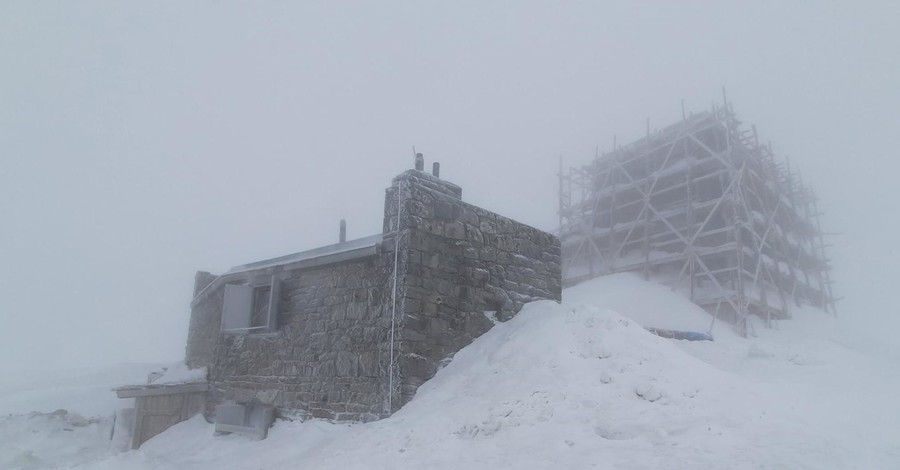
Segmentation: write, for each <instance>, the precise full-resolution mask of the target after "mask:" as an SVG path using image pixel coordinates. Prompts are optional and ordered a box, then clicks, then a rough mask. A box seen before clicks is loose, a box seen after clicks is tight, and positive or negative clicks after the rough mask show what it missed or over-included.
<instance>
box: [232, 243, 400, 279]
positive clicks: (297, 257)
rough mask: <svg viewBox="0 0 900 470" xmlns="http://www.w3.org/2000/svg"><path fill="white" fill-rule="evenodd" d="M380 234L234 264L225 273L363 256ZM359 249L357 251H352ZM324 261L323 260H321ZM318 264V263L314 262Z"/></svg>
mask: <svg viewBox="0 0 900 470" xmlns="http://www.w3.org/2000/svg"><path fill="white" fill-rule="evenodd" d="M381 240H382V234H380V233H379V234H376V235H370V236H368V237H363V238H357V239H356V240H350V241H346V242H343V243H335V244H334V245H326V246H323V247H319V248H314V249H312V250H306V251H300V252H297V253H293V254H290V255H284V256H279V257H277V258H270V259H267V260H262V261H256V262H253V263H248V264H242V265H240V266H235V267H233V268H231V269H229V270H228V272H226V273H225V274H234V273H240V272H244V271H252V270H254V269H262V268H268V267H271V266H279V265H283V264H291V263H297V262H300V261H307V260H313V259H319V258H326V257H331V256H334V255H340V254H345V255H350V256H349V257H348V258H346V259H352V258H355V257H356V256H354V255H357V254H358V255H360V256H365V255H366V254H368V250H366V249H367V248H374V247H375V246H376V245H378V244H379V243H381ZM356 251H359V253H354V252H356ZM364 251H365V252H364ZM323 261H325V260H323ZM316 264H319V263H316Z"/></svg>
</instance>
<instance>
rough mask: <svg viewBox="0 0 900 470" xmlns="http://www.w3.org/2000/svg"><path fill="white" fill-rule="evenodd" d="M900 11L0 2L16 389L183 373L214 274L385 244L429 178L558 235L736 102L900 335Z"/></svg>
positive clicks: (0, 199) (3, 175)
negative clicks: (305, 252) (568, 167)
mask: <svg viewBox="0 0 900 470" xmlns="http://www.w3.org/2000/svg"><path fill="white" fill-rule="evenodd" d="M898 20H900V6H898V4H897V3H895V2H874V1H867V2H864V3H863V2H860V4H851V2H841V3H837V2H817V3H815V4H812V2H744V3H740V4H739V3H731V2H641V3H639V4H638V3H637V2H629V3H627V4H626V3H625V2H622V3H601V2H544V3H532V2H471V3H466V2H397V3H391V4H388V3H387V2H365V3H356V2H319V3H314V2H294V3H287V2H265V3H255V4H253V5H250V4H247V3H236V2H223V1H216V2H130V3H127V4H126V3H125V2H109V3H105V2H77V3H76V2H28V1H9V2H3V3H2V4H0V66H2V73H0V260H2V267H0V320H2V325H3V328H2V331H3V338H2V341H0V344H2V347H0V352H2V353H3V354H2V355H0V370H18V369H21V368H34V367H71V366H80V365H93V364H106V363H115V362H123V361H154V360H177V359H180V358H181V357H182V355H183V348H184V340H185V337H186V333H187V322H188V317H189V313H190V312H189V306H188V303H189V301H190V297H191V292H192V283H193V275H194V272H195V271H196V270H199V269H203V270H211V271H213V272H220V271H223V270H225V269H227V268H228V267H229V266H232V265H236V264H241V263H245V262H249V261H255V260H258V259H262V258H266V257H271V256H278V255H282V254H286V253H290V252H295V251H299V250H302V249H306V248H312V247H316V246H318V245H322V244H327V243H332V242H334V241H335V240H336V237H337V227H338V220H339V219H340V218H342V217H344V218H347V219H348V222H349V236H350V237H357V236H364V235H369V234H371V233H376V232H378V231H379V230H380V228H381V216H382V213H381V211H382V203H383V196H384V192H383V191H384V188H385V187H386V186H387V185H388V184H389V182H390V178H391V177H392V176H394V175H395V174H397V173H399V172H401V171H403V170H405V169H407V168H408V167H409V166H410V165H411V152H412V151H411V147H412V146H413V145H415V146H416V148H417V149H418V150H419V151H422V152H424V153H425V155H426V161H427V165H428V166H429V167H430V163H431V162H432V161H434V160H439V161H441V163H442V166H443V168H442V176H444V177H445V178H446V179H449V180H451V181H453V182H455V183H457V184H460V185H461V186H462V187H463V196H464V198H465V199H466V200H468V201H470V202H473V203H475V204H479V205H482V206H484V207H487V208H489V209H492V210H495V211H497V212H500V213H502V214H504V215H509V216H511V217H514V218H517V219H519V220H521V221H523V222H526V223H530V224H533V225H536V226H538V227H542V228H546V229H551V228H554V227H555V225H556V221H557V217H556V214H555V210H556V205H557V201H556V184H557V183H556V178H555V172H556V169H557V165H558V158H559V156H560V155H562V156H563V157H564V158H565V159H566V161H567V162H572V163H583V162H586V161H587V160H589V159H590V158H591V156H592V155H593V152H594V149H595V147H596V146H597V145H599V146H600V147H601V148H603V149H609V148H610V147H611V145H612V139H613V135H617V136H618V141H619V142H620V143H625V142H627V141H630V140H632V139H634V138H636V137H639V136H641V135H642V134H643V132H644V127H645V124H646V122H645V120H646V118H647V117H648V116H649V117H650V120H651V126H653V127H662V126H665V125H668V124H670V123H671V122H673V121H675V120H677V119H679V118H680V116H681V107H680V106H681V105H680V103H681V100H682V99H684V100H685V103H686V107H687V108H688V110H695V111H700V110H704V109H708V108H709V106H710V104H711V103H712V102H713V101H714V100H720V99H721V88H722V86H725V87H726V88H727V90H728V97H729V100H730V101H732V102H733V103H734V104H735V109H736V111H737V112H738V114H739V115H740V117H741V118H742V119H743V120H744V122H746V123H748V124H749V123H755V124H756V125H757V127H758V129H759V132H760V135H761V138H762V139H763V140H767V141H769V140H770V141H771V142H772V144H773V147H774V148H775V151H776V153H777V154H779V155H780V156H781V157H784V156H785V155H788V156H790V158H791V161H792V163H793V165H794V166H795V167H798V168H799V169H801V171H802V172H803V175H804V179H805V180H806V181H807V182H808V183H810V184H811V185H812V186H813V187H814V188H815V189H816V190H817V191H818V192H819V194H820V196H821V198H822V203H821V208H822V210H823V211H824V212H825V218H824V223H825V225H826V230H827V231H830V232H839V233H841V234H842V235H840V236H837V237H835V238H834V239H833V240H832V241H833V243H834V245H835V246H834V247H833V249H832V252H833V256H834V261H835V262H834V264H835V267H836V272H835V276H834V277H835V278H836V281H837V285H836V290H837V292H838V294H839V295H842V296H844V297H845V299H844V300H843V302H842V303H841V304H840V305H839V308H840V312H841V314H842V315H844V316H851V315H852V316H858V317H859V318H860V319H861V320H862V321H864V322H865V324H867V325H868V324H874V325H877V326H879V328H878V329H879V330H882V331H885V330H887V328H884V326H886V325H893V327H894V328H896V327H898V326H900V321H898V314H897V312H896V309H895V307H894V304H895V302H894V299H895V297H896V295H894V294H893V292H892V291H893V290H894V289H896V285H895V283H896V281H897V279H898V278H900V276H898V274H900V268H898V266H900V254H898V252H900V250H898V249H897V248H896V246H895V245H896V243H895V238H896V237H897V235H896V231H897V228H898V225H900V224H898V216H897V213H896V212H895V207H896V206H897V202H898V198H897V196H896V195H895V193H894V188H895V181H896V176H897V173H898V170H900V165H898V163H897V158H898V156H897V155H896V152H895V148H896V147H897V145H896V144H895V142H894V138H895V135H894V133H893V132H895V129H894V127H896V125H897V124H898V120H900V118H898V109H900V86H898V84H900V33H898V32H897V28H896V24H897V23H898Z"/></svg>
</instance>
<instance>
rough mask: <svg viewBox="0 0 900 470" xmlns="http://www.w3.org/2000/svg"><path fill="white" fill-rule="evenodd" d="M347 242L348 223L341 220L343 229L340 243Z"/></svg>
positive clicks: (339, 237) (339, 239) (339, 236)
mask: <svg viewBox="0 0 900 470" xmlns="http://www.w3.org/2000/svg"><path fill="white" fill-rule="evenodd" d="M346 241H347V221H346V220H344V219H341V229H340V234H339V235H338V243H344V242H346Z"/></svg>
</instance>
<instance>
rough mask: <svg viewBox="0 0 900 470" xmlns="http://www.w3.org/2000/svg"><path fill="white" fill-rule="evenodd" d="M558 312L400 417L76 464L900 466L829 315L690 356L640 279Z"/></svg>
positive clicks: (453, 370)
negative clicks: (665, 331) (667, 331)
mask: <svg viewBox="0 0 900 470" xmlns="http://www.w3.org/2000/svg"><path fill="white" fill-rule="evenodd" d="M564 299H565V300H564V302H563V303H562V304H556V303H553V302H548V301H542V302H536V303H532V304H529V305H527V306H526V307H525V308H524V309H523V310H522V312H520V313H519V314H518V315H517V316H516V317H515V318H514V319H512V320H510V321H508V322H506V323H502V324H498V325H497V326H496V327H494V328H493V329H492V330H490V331H489V332H487V333H486V334H484V335H483V336H482V337H480V338H478V339H477V340H476V341H475V342H474V343H473V344H471V345H470V346H468V347H467V348H465V349H463V350H462V351H460V352H459V353H458V354H457V355H456V356H455V357H454V358H453V360H452V361H451V362H450V363H449V364H448V365H447V366H446V367H445V368H444V369H442V370H440V371H439V372H438V373H437V375H436V376H435V377H434V378H433V379H432V380H430V381H429V382H428V383H426V384H425V385H423V386H422V387H421V388H420V389H419V391H418V393H417V395H416V397H415V398H414V399H413V400H412V401H411V402H410V403H409V404H408V405H407V406H405V407H404V408H403V409H401V410H400V411H399V412H397V413H396V414H395V415H394V416H392V417H391V418H388V419H385V420H382V421H378V422H373V423H367V424H356V425H338V424H331V423H327V422H323V421H315V420H314V421H308V422H302V423H301V422H287V421H279V422H278V423H277V424H276V425H275V426H274V428H273V429H272V430H271V431H270V433H269V438H268V439H266V440H264V441H258V442H256V441H250V440H247V439H246V438H243V437H241V436H233V435H226V436H214V435H213V431H212V425H210V424H207V423H206V422H205V421H203V419H202V418H200V417H197V418H194V419H192V420H190V421H187V422H184V423H181V424H179V425H177V426H175V427H173V428H172V429H170V430H169V431H167V432H165V433H163V434H162V435H160V436H157V437H155V438H154V439H152V440H150V441H148V442H147V443H146V444H144V446H143V447H142V449H141V450H139V451H131V452H126V453H121V454H115V455H112V454H109V453H107V454H105V455H104V456H102V457H98V458H94V459H92V460H90V461H88V462H81V461H79V462H73V463H80V464H81V467H80V468H96V469H160V468H179V469H201V468H217V469H248V468H267V469H279V468H285V469H287V468H298V467H300V468H323V469H324V468H349V469H357V468H358V469H373V468H384V469H395V468H416V469H419V468H429V469H444V468H447V469H450V468H453V469H458V468H467V469H468V468H491V469H496V468H519V469H530V468H535V469H537V468H691V469H697V468H785V469H796V468H816V469H820V468H896V467H897V464H898V462H900V448H898V445H897V442H898V441H900V432H898V430H897V427H896V424H895V423H896V422H898V420H900V406H898V405H897V402H896V400H895V398H894V395H895V394H896V392H897V391H898V390H900V387H898V385H900V380H898V373H897V369H896V368H893V369H891V368H889V367H886V365H887V364H888V362H887V361H883V360H882V359H879V358H878V357H873V356H872V355H870V354H868V353H865V352H862V351H861V350H859V349H854V344H857V343H854V342H853V341H849V340H848V341H843V342H842V341H840V340H837V338H846V335H844V336H841V332H842V331H844V329H843V328H841V326H840V324H839V323H837V322H836V321H835V320H834V319H833V318H831V317H827V316H824V314H821V312H809V311H802V312H798V318H797V320H794V321H791V322H782V325H779V326H782V327H783V328H782V329H781V330H778V331H773V330H765V331H761V336H760V337H759V338H752V339H749V340H745V339H743V338H739V337H737V336H735V335H734V334H733V333H731V331H730V328H729V326H728V325H716V326H715V328H714V329H713V333H714V335H715V336H716V341H715V342H700V343H692V342H687V341H676V340H667V339H663V338H660V337H657V336H654V335H652V334H650V333H648V332H647V331H646V330H645V329H644V326H652V327H662V328H672V329H694V330H698V331H705V330H706V329H707V328H709V326H710V320H711V318H710V317H709V315H707V314H706V313H705V312H703V311H702V310H700V309H699V308H697V307H696V306H694V305H693V304H691V303H690V302H688V301H687V299H685V298H683V297H682V296H680V295H678V294H676V293H673V292H671V291H670V290H668V289H667V288H665V287H662V286H659V285H656V284H652V283H647V282H644V281H642V280H640V279H638V278H637V277H635V276H631V275H616V276H610V277H607V278H603V279H598V280H595V281H592V282H589V283H586V284H583V285H580V286H577V287H575V288H573V289H569V290H568V291H566V292H565V293H564ZM789 323H790V325H789V326H787V327H785V326H786V324H789ZM822 325H826V326H824V327H823V326H822ZM827 325H831V327H828V326H827ZM4 425H5V424H4ZM98 442H99V441H98ZM22 445H23V446H24V445H25V444H22ZM29 445H32V446H37V447H34V448H32V449H29V450H28V452H31V454H29V455H32V456H34V455H38V454H40V452H41V448H40V445H37V444H34V443H31V444H29ZM98 445H100V444H98ZM19 451H20V453H19V454H16V455H18V456H19V457H21V455H22V454H21V452H23V450H22V449H19ZM3 452H4V453H7V452H10V451H9V449H6V450H4V451H3ZM12 452H15V450H13V451H12ZM4 458H6V457H4ZM21 461H22V459H19V460H14V459H6V460H0V464H7V463H11V464H12V465H17V463H16V462H21ZM26 465H27V464H26ZM11 468H39V467H28V466H20V467H15V466H13V467H11Z"/></svg>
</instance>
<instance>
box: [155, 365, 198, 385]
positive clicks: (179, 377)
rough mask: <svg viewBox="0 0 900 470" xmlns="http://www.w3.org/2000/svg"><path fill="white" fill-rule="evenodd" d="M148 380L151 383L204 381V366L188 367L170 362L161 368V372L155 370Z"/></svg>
mask: <svg viewBox="0 0 900 470" xmlns="http://www.w3.org/2000/svg"><path fill="white" fill-rule="evenodd" d="M152 376H155V377H154V378H153V379H152V380H150V381H149V383H150V384H153V385H163V384H184V383H201V382H206V367H200V368H197V369H189V368H188V366H187V365H185V364H184V363H181V362H179V363H177V364H172V365H169V366H167V367H163V368H162V372H156V373H155V374H153V375H152Z"/></svg>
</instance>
